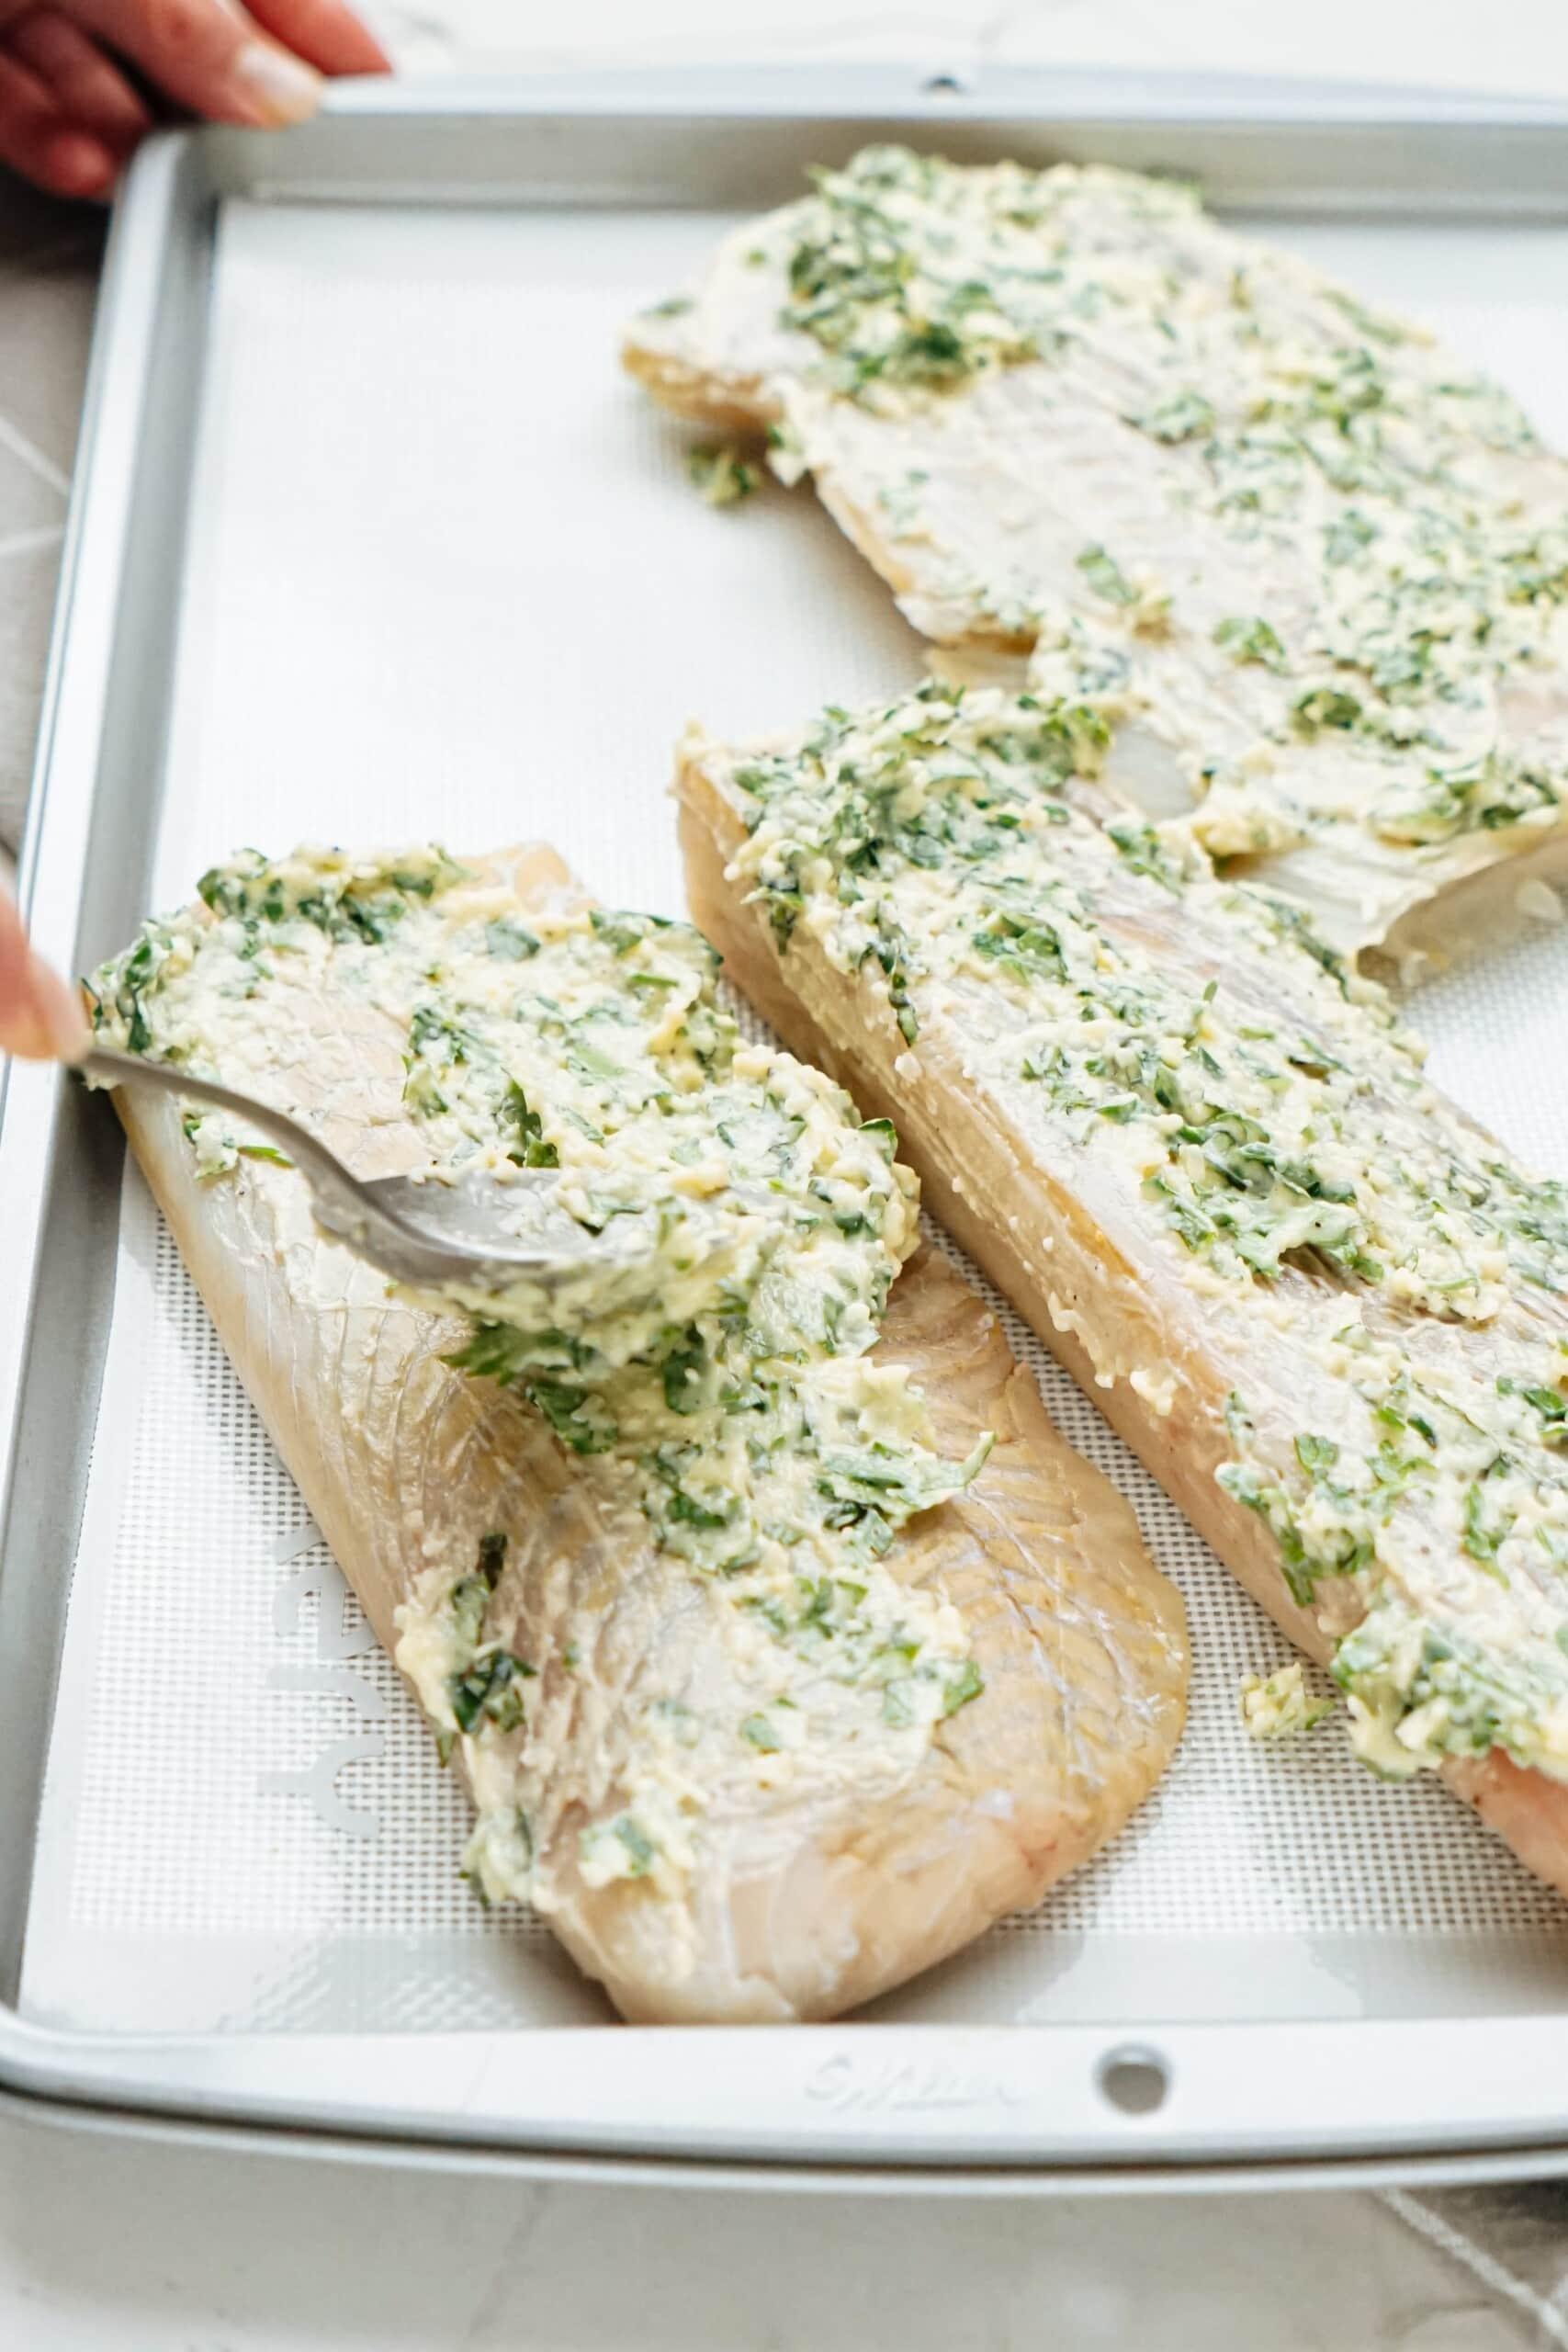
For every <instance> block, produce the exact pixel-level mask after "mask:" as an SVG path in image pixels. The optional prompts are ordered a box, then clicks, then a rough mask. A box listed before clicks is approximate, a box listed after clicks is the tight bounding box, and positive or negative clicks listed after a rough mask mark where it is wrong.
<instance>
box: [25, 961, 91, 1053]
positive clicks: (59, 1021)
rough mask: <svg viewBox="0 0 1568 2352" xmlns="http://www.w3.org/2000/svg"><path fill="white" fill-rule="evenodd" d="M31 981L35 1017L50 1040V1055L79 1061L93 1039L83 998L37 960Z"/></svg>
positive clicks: (32, 970) (30, 988)
mask: <svg viewBox="0 0 1568 2352" xmlns="http://www.w3.org/2000/svg"><path fill="white" fill-rule="evenodd" d="M28 982H29V993H30V995H31V998H32V1006H31V1010H32V1013H33V1017H34V1019H35V1021H36V1023H37V1024H38V1026H39V1029H40V1030H41V1031H42V1033H43V1035H44V1036H45V1037H46V1038H47V1039H48V1040H49V1050H50V1052H51V1054H52V1055H53V1056H54V1057H55V1058H56V1059H57V1060H59V1061H62V1062H74V1061H79V1060H80V1059H81V1057H82V1056H83V1055H84V1054H85V1052H86V1050H87V1047H88V1045H89V1044H90V1043H91V1038H92V1033H91V1031H90V1030H89V1028H88V1026H87V1015H86V1012H85V1010H84V1008H83V1004H82V1000H81V998H80V997H79V996H78V995H77V993H76V990H75V989H70V988H67V987H66V985H65V982H64V981H63V980H62V978H60V975H59V974H58V973H57V972H51V970H50V968H49V966H48V965H47V964H40V963H39V962H38V961H37V960H36V958H35V960H34V962H33V965H32V967H31V969H30V970H29V972H28Z"/></svg>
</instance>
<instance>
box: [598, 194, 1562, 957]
mask: <svg viewBox="0 0 1568 2352" xmlns="http://www.w3.org/2000/svg"><path fill="white" fill-rule="evenodd" d="M624 356H625V359H626V365H627V367H628V368H630V369H631V370H632V372H633V373H634V374H635V375H636V376H637V377H638V378H639V379H640V380H641V381H642V382H643V383H644V385H645V386H646V387H647V388H648V390H649V391H650V392H651V393H652V394H653V396H654V398H655V399H657V400H659V401H661V402H663V403H664V404H665V405H666V406H667V407H670V408H671V409H673V410H675V411H676V412H677V413H680V414H682V415H685V416H688V417H692V418H695V419H698V420H700V421H702V422H704V423H705V424H710V425H716V426H717V427H719V428H721V429H723V430H726V431H746V432H750V433H753V434H754V433H756V432H758V431H760V430H761V429H762V428H763V427H767V428H769V429H770V431H771V434H772V435H773V449H772V458H773V464H774V466H775V469H777V470H779V471H780V472H781V473H783V474H784V477H785V478H786V479H788V480H794V479H795V478H796V477H798V476H799V475H800V474H803V473H809V474H810V476H811V478H812V480H813V481H815V484H816V486H817V489H818V493H819V495H820V496H821V498H822V499H823V501H824V503H825V504H826V505H827V506H828V508H829V511H830V512H831V513H832V515H834V517H835V518H836V520H837V521H838V522H839V523H840V526H842V528H843V529H844V530H845V531H846V532H847V534H848V535H849V537H850V538H851V539H852V541H853V542H854V544H855V545H856V547H858V548H860V549H861V551H862V553H863V555H864V556H865V557H866V558H867V560H869V561H870V562H871V563H872V564H873V566H874V568H875V570H876V571H878V572H879V573H880V574H881V576H882V577H883V578H884V579H885V580H886V582H888V584H889V585H890V586H891V588H892V589H893V591H894V594H896V596H897V599H898V602H899V605H900V606H901V608H902V609H903V611H904V612H905V614H906V615H907V616H908V618H909V620H910V621H911V622H912V623H913V624H914V626H915V627H916V628H919V630H920V631H921V632H922V633H923V634H924V635H926V636H927V637H928V638H931V639H935V640H937V642H938V643H939V644H941V645H942V646H944V647H948V648H958V649H960V651H961V653H962V652H963V651H964V650H969V651H973V650H975V649H977V648H987V647H989V648H993V649H1001V650H1010V651H1012V652H1015V653H1019V654H1029V653H1031V652H1032V675H1033V681H1034V684H1036V686H1037V687H1038V688H1039V690H1040V691H1042V692H1045V693H1049V694H1051V695H1069V696H1071V697H1073V698H1076V699H1078V700H1082V701H1085V702H1088V703H1090V704H1092V705H1093V706H1094V707H1096V708H1097V709H1098V710H1099V711H1100V714H1101V715H1102V716H1103V717H1105V718H1108V719H1110V720H1111V722H1112V724H1113V729H1114V731H1113V736H1112V741H1111V746H1110V751H1109V755H1108V758H1107V761H1106V764H1105V770H1104V775H1103V779H1102V781H1103V783H1104V786H1105V787H1106V788H1107V789H1110V790H1114V791H1116V792H1118V793H1119V794H1120V795H1122V797H1124V798H1125V799H1126V800H1127V801H1128V802H1129V803H1130V804H1132V805H1134V806H1136V807H1138V808H1140V809H1142V810H1143V812H1144V813H1145V815H1147V816H1150V817H1152V818H1154V819H1156V820H1160V821H1163V822H1168V823H1169V824H1170V825H1172V826H1173V827H1177V826H1179V827H1181V828H1184V829H1185V830H1186V831H1190V833H1191V834H1192V835H1193V836H1194V837H1195V838H1196V839H1197V840H1198V841H1199V842H1201V844H1202V845H1203V846H1204V847H1205V848H1206V849H1207V850H1208V851H1209V852H1210V853H1211V854H1213V856H1215V857H1216V858H1220V859H1222V860H1226V861H1234V862H1235V869H1236V870H1238V871H1241V870H1246V871H1247V872H1250V873H1251V874H1253V875H1254V876H1255V877H1257V878H1260V879H1264V880H1266V881H1267V882H1268V884H1269V887H1270V888H1277V889H1280V890H1283V891H1287V892H1289V893H1290V894H1291V895H1292V897H1293V898H1294V899H1297V900H1298V901H1299V902H1300V903H1302V904H1303V906H1304V907H1306V908H1307V909H1308V910H1310V911H1311V913H1312V914H1313V917H1314V922H1315V923H1316V925H1317V928H1318V929H1319V931H1320V932H1321V933H1322V934H1323V935H1324V936H1325V938H1327V939H1329V940H1330V941H1331V942H1332V944H1335V945H1337V946H1338V947H1339V948H1341V949H1343V950H1345V951H1347V952H1351V951H1355V950H1359V949H1360V948H1362V947H1365V946H1368V945H1371V944H1375V943H1377V942H1379V941H1382V940H1385V939H1389V938H1390V937H1391V935H1392V936H1393V944H1394V945H1395V947H1403V946H1404V945H1405V944H1409V943H1410V942H1412V941H1416V940H1425V939H1427V938H1429V937H1430V936H1431V933H1430V932H1429V931H1428V930H1427V929H1426V928H1425V927H1423V926H1422V925H1421V924H1420V922H1419V921H1418V919H1417V910H1419V908H1420V907H1421V906H1422V904H1423V902H1425V901H1427V900H1428V899H1431V898H1432V897H1433V896H1434V895H1435V894H1436V893H1438V892H1439V891H1446V890H1448V889H1450V888H1452V887H1453V886H1454V885H1456V884H1458V883H1460V882H1461V881H1463V880H1464V879H1465V878H1466V877H1467V876H1472V875H1474V874H1477V873H1479V872H1482V871H1483V870H1485V869H1487V868H1489V867H1493V866H1495V865H1498V864H1499V863H1500V862H1503V861H1512V860H1515V859H1517V858H1518V857H1519V856H1521V855H1522V854H1531V855H1532V857H1535V856H1540V855H1542V854H1545V855H1547V856H1548V859H1549V862H1552V863H1555V862H1556V861H1555V860H1554V859H1553V858H1552V857H1551V843H1552V840H1553V837H1554V836H1560V835H1561V834H1562V831H1563V830H1564V827H1565V825H1568V813H1565V812H1568V611H1565V609H1564V607H1565V602H1568V469H1564V466H1563V463H1562V460H1561V459H1560V458H1557V457H1556V456H1554V455H1553V454H1552V453H1551V452H1550V451H1548V450H1547V449H1545V448H1543V447H1541V445H1540V442H1539V441H1538V440H1537V438H1536V437H1535V435H1534V434H1533V432H1532V431H1531V429H1530V426H1529V423H1528V422H1527V420H1526V419H1525V417H1524V416H1523V415H1522V414H1521V413H1520V412H1519V411H1518V409H1517V407H1516V406H1515V404H1514V403H1513V402H1512V401H1510V400H1509V399H1508V398H1507V396H1506V394H1505V393H1503V392H1502V391H1501V390H1498V389H1497V388H1496V387H1495V385H1493V384H1491V383H1490V382H1489V381H1487V380H1486V379H1484V378H1483V377H1481V376H1479V375H1477V374H1475V373H1474V372H1472V370H1471V369H1470V368H1467V367H1465V366H1464V365H1462V364H1461V362H1460V361H1459V360H1457V359H1455V358H1454V357H1453V356H1451V355H1450V354H1449V353H1447V352H1445V351H1444V350H1442V349H1441V348H1440V347H1439V346H1438V345H1435V344H1434V343H1433V342H1432V341H1431V340H1430V338H1429V337H1428V336H1427V335H1426V334H1424V333H1423V332H1421V331H1420V330H1419V329H1417V328H1416V327H1414V326H1411V325H1410V324H1408V323H1407V322H1404V321H1403V320H1401V319H1398V318H1395V317H1393V316H1391V315H1388V314H1385V313H1382V312H1379V311H1371V310H1370V309H1369V308H1368V307H1366V306H1365V305H1364V304H1362V303H1360V302H1359V301H1358V300H1356V299H1355V298H1354V297H1353V296H1352V295H1350V294H1349V293H1348V292H1346V291H1345V290H1344V289H1343V288H1339V287H1338V286H1337V285H1335V284H1334V283H1333V282H1332V281H1331V280H1330V279H1328V278H1327V277H1324V276H1323V275H1321V274H1320V273H1319V272H1318V271H1316V270H1315V269H1314V268H1312V267H1310V266H1308V265H1307V264H1306V263H1304V262H1303V261H1300V260H1297V259H1295V258H1294V257H1292V256H1290V255H1287V254H1281V253H1277V252H1272V251H1270V250H1269V249H1268V248H1267V247H1265V246H1262V245H1259V244H1257V243H1253V242H1251V241H1249V240H1247V239H1245V238H1242V237H1238V236H1235V235H1234V234H1232V233H1231V232H1229V231H1228V230H1226V229H1224V228H1222V227H1221V226H1220V225H1219V224H1218V223H1216V222H1215V221H1213V220H1211V219H1210V218H1209V217H1208V216H1207V215H1205V214H1204V212H1203V211H1202V210H1201V207H1200V206H1199V204H1198V202H1197V200H1196V198H1195V197H1194V196H1193V195H1192V193H1191V192H1190V190H1188V189H1186V188H1184V187H1178V186H1174V185H1171V184H1168V183H1164V182H1157V181H1153V180H1146V179H1142V178H1140V177H1138V176H1136V175H1133V174H1128V173H1122V172H1115V171H1109V170H1102V169H1080V168H1078V167H1076V166H1071V165H1065V164H1064V165H1059V166H1057V167H1056V168H1055V169H1054V170H1051V171H1048V172H1044V173H1037V172H1031V171H1026V170H1023V169H1021V167H1019V166H1018V165H1016V164H996V165H992V166H987V167H983V168H982V167H970V168H964V167H956V166H953V165H952V164H944V163H942V162H940V161H938V160H936V159H933V158H928V157H919V156H915V155H912V154H909V153H907V152H905V151H903V150H899V149H888V148H877V149H870V150H867V151H865V152H864V153H862V154H861V155H859V156H857V157H856V158H855V160H854V161H853V162H852V163H851V164H849V165H848V166H847V167H846V168H845V169H844V170H843V171H841V172H831V173H825V174H823V175H820V176H819V179H818V188H817V191H816V193H815V194H814V195H812V196H810V197H807V198H804V199H803V200H802V201H801V202H799V203H797V204H795V205H792V206H789V207H786V208H785V209H784V210H782V211H779V212H776V213H773V214H770V215H768V216H767V217H766V218H765V219H763V220H758V221H754V222H751V223H749V224H748V225H747V226H745V227H743V228H741V229H739V230H738V231H736V232H733V234H731V235H730V236H729V237H728V238H727V239H726V241H725V242H724V243H723V245H722V246H721V247H720V248H719V250H718V251H717V253H716V255H715V257H714V259H713V262H712V265H711V266H710V268H709V269H708V271H707V273H706V274H705V277H703V279H702V281H701V283H700V284H699V285H698V286H697V287H696V288H694V291H693V292H692V293H691V295H690V296H689V297H680V298H676V299H675V300H672V301H671V302H669V303H666V304H663V305H660V307H659V308H658V309H657V310H656V311H652V312H650V313H649V314H647V315H646V316H644V317H643V318H642V319H640V320H639V321H638V322H637V323H636V324H635V325H634V326H633V328H632V329H631V331H630V334H629V335H628V337H627V339H626V345H625V354H624ZM939 666H940V664H939Z"/></svg>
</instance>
